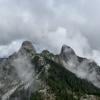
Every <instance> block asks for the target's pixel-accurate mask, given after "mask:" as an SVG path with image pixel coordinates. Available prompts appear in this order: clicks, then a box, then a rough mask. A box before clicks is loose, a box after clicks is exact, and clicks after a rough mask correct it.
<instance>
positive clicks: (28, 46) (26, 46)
mask: <svg viewBox="0 0 100 100" xmlns="http://www.w3.org/2000/svg"><path fill="white" fill-rule="evenodd" d="M30 52H31V53H33V54H35V53H36V50H35V48H34V46H33V44H32V43H31V42H30V41H24V42H23V43H22V46H21V48H20V50H19V53H21V54H25V53H30Z"/></svg>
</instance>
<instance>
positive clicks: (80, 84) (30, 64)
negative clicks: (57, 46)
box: [0, 41, 100, 100]
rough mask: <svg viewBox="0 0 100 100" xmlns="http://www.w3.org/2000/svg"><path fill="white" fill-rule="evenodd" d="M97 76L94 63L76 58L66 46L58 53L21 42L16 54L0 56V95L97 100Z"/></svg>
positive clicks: (5, 98) (24, 99)
mask: <svg viewBox="0 0 100 100" xmlns="http://www.w3.org/2000/svg"><path fill="white" fill-rule="evenodd" d="M84 62H85V64H83V63H84ZM82 71H83V73H82ZM80 72H81V73H82V75H81V73H80ZM93 73H95V74H93ZM99 75H100V68H99V66H98V65H97V64H96V63H95V62H92V61H91V60H88V59H85V58H81V57H78V56H77V55H76V54H75V52H74V51H73V49H71V48H70V47H68V46H66V45H64V46H63V47H62V50H61V53H60V55H54V54H52V53H50V52H49V51H47V50H44V51H43V52H42V53H40V54H38V53H36V50H35V49H34V47H33V45H32V43H31V42H29V41H25V42H23V44H22V47H21V48H20V50H19V51H18V52H17V53H14V54H13V55H11V56H9V57H8V58H3V59H0V98H1V100H100V88H99V86H100V85H99V84H100V80H99V78H100V77H99ZM91 77H93V78H91ZM96 82H97V83H96Z"/></svg>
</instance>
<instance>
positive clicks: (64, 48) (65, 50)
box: [61, 45, 75, 55]
mask: <svg viewBox="0 0 100 100" xmlns="http://www.w3.org/2000/svg"><path fill="white" fill-rule="evenodd" d="M61 53H67V54H73V55H75V52H74V50H73V49H72V48H71V47H69V46H67V45H63V46H62V49H61Z"/></svg>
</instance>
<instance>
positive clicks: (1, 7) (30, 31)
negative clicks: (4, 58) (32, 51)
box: [0, 0, 100, 60]
mask: <svg viewBox="0 0 100 100" xmlns="http://www.w3.org/2000/svg"><path fill="white" fill-rule="evenodd" d="M99 5H100V0H0V45H8V44H9V43H11V42H12V41H16V40H23V39H28V40H31V41H32V42H33V44H35V45H37V48H39V49H40V48H47V49H49V50H52V51H53V52H56V51H57V52H59V51H60V48H61V45H62V44H66V45H69V46H71V47H72V48H73V49H74V50H75V51H76V53H77V54H79V55H80V56H83V55H89V56H90V55H92V56H93V57H94V55H96V56H97V55H98V54H99V50H100V45H99V43H100V39H99V38H100V28H99V26H100V20H99V18H100V6H99ZM0 48H1V49H0V50H1V51H2V46H1V47H0ZM94 52H96V53H94ZM94 58H95V57H94ZM99 60H100V59H99Z"/></svg>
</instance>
